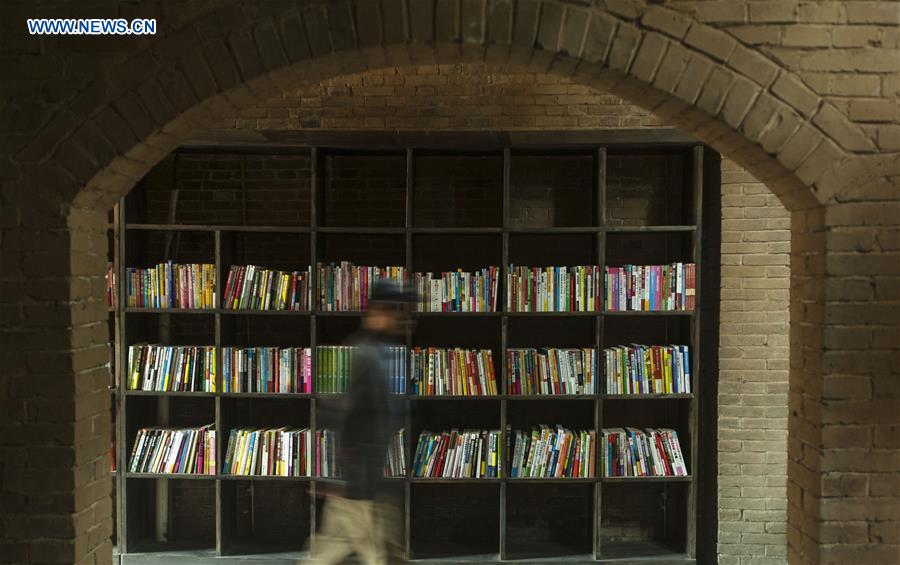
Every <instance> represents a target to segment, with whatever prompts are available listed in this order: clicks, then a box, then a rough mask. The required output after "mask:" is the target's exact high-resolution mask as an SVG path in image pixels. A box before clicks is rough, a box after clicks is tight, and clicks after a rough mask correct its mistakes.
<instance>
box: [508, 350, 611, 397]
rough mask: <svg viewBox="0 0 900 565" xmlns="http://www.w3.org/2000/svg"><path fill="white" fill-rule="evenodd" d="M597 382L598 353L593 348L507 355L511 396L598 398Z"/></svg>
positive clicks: (530, 351)
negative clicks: (539, 395)
mask: <svg viewBox="0 0 900 565" xmlns="http://www.w3.org/2000/svg"><path fill="white" fill-rule="evenodd" d="M597 382H598V379H597V352H596V350H594V349H591V348H583V349H556V348H541V349H534V348H524V349H509V350H507V352H506V383H507V392H508V393H509V394H596V392H597Z"/></svg>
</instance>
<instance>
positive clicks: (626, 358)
mask: <svg viewBox="0 0 900 565" xmlns="http://www.w3.org/2000/svg"><path fill="white" fill-rule="evenodd" d="M603 356H604V373H605V381H606V393H607V394H683V393H689V392H691V355H690V349H689V348H688V346H687V345H638V344H631V345H620V346H616V347H610V348H607V349H604V350H603Z"/></svg>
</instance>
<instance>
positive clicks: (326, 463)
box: [315, 430, 341, 479]
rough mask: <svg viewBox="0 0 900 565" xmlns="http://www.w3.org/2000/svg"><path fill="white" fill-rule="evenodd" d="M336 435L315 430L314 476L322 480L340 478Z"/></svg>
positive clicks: (329, 431)
mask: <svg viewBox="0 0 900 565" xmlns="http://www.w3.org/2000/svg"><path fill="white" fill-rule="evenodd" d="M337 442H338V434H337V433H336V432H334V431H332V430H316V462H315V464H316V476H317V477H322V478H329V479H336V478H340V476H341V472H340V468H339V466H338V463H337V458H336V453H337V447H338V446H337Z"/></svg>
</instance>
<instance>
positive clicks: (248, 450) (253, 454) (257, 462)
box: [222, 428, 313, 477]
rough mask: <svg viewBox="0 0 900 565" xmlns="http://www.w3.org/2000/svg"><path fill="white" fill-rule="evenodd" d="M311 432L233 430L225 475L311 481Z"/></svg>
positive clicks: (229, 442) (224, 465)
mask: <svg viewBox="0 0 900 565" xmlns="http://www.w3.org/2000/svg"><path fill="white" fill-rule="evenodd" d="M311 436H312V433H311V430H310V429H309V428H305V429H302V430H301V429H293V428H277V429H253V428H243V429H233V430H231V433H230V435H229V436H228V449H227V450H226V452H225V462H224V464H223V466H222V472H223V473H225V474H228V475H275V476H280V477H309V476H310V475H311V474H312V470H313V445H312V441H311V439H312V437H311Z"/></svg>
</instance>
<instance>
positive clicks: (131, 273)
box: [125, 261, 216, 309]
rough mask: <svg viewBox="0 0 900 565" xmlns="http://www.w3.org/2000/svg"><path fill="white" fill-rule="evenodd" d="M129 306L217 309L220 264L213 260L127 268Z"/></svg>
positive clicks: (127, 304) (126, 281)
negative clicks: (210, 261)
mask: <svg viewBox="0 0 900 565" xmlns="http://www.w3.org/2000/svg"><path fill="white" fill-rule="evenodd" d="M125 279H126V280H125V283H126V285H127V287H126V294H125V295H126V297H127V302H126V306H128V307H129V308H192V309H193V308H199V309H204V308H215V304H216V266H215V265H213V264H209V263H190V264H177V263H173V262H171V261H169V262H167V263H159V264H158V265H156V266H155V267H150V268H148V269H141V268H132V267H128V268H126V269H125Z"/></svg>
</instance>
